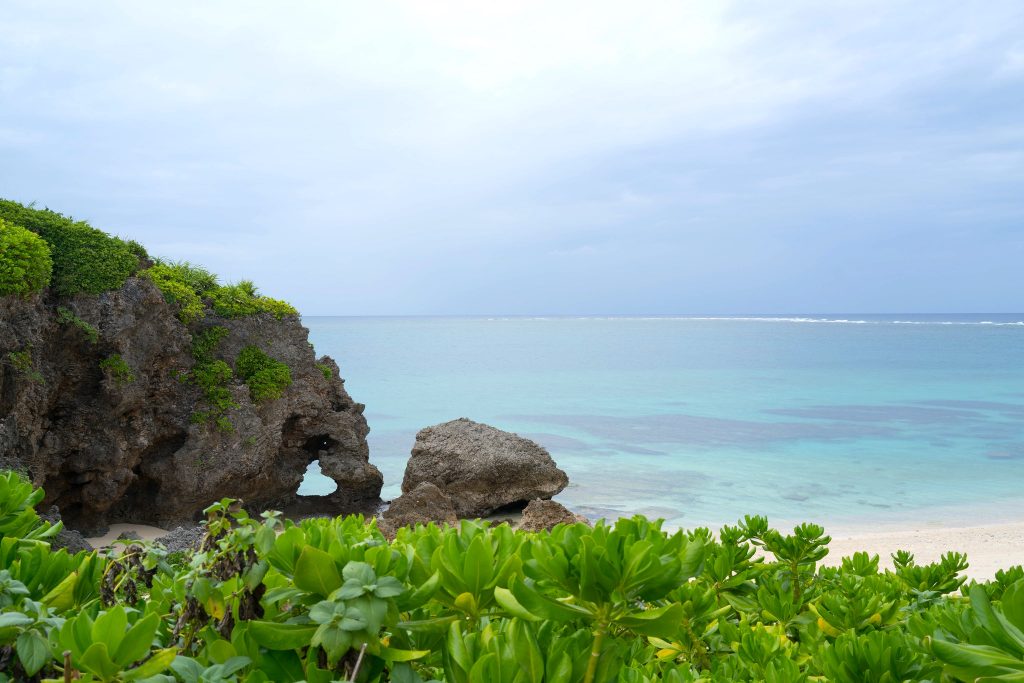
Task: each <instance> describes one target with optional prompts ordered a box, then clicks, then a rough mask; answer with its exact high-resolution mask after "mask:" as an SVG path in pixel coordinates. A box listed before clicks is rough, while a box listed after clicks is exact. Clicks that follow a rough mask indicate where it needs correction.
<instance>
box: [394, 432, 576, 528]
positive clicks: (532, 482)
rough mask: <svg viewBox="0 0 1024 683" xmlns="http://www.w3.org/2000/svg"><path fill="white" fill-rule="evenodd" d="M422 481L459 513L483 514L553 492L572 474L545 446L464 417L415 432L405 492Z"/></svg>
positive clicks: (406, 470)
mask: <svg viewBox="0 0 1024 683" xmlns="http://www.w3.org/2000/svg"><path fill="white" fill-rule="evenodd" d="M422 482H430V483H432V484H434V485H435V486H437V487H438V488H439V489H441V490H442V491H444V492H445V493H446V494H447V495H448V496H449V497H450V498H451V500H452V503H453V504H454V505H455V512H456V514H457V515H458V516H459V517H478V516H482V515H487V514H489V513H491V512H494V511H495V510H498V509H500V508H503V507H505V506H508V505H512V504H523V505H525V504H526V503H527V502H528V501H531V500H533V499H534V498H551V496H554V495H555V494H557V493H558V492H560V491H561V490H562V489H564V488H565V487H566V486H567V485H568V483H569V478H568V477H567V476H566V474H565V472H563V471H562V470H560V469H558V467H556V466H555V461H554V460H552V459H551V456H550V455H549V454H548V452H547V450H545V449H544V448H543V447H542V446H539V445H538V444H536V443H534V442H533V441H530V440H529V439H524V438H523V437H521V436H518V435H516V434H512V433H510V432H504V431H502V430H500V429H495V428H494V427H491V426H489V425H485V424H481V423H479V422H473V421H472V420H469V419H467V418H464V417H463V418H459V419H458V420H452V421H451V422H445V423H444V424H439V425H435V426H433V427H427V428H426V429H422V430H420V432H419V433H418V434H417V435H416V443H415V445H414V446H413V449H412V456H411V457H410V458H409V464H408V465H406V468H405V478H404V479H403V480H402V493H403V494H404V493H408V492H410V491H412V490H414V489H415V488H416V487H417V486H419V485H420V484H421V483H422Z"/></svg>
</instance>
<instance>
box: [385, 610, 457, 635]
mask: <svg viewBox="0 0 1024 683" xmlns="http://www.w3.org/2000/svg"><path fill="white" fill-rule="evenodd" d="M459 618H460V617H459V615H457V614H449V615H448V616H445V617H434V618H433V619H417V620H413V621H400V622H398V628H401V629H404V630H406V631H412V632H413V633H430V632H437V631H441V630H443V629H444V627H445V626H448V625H449V624H451V623H452V622H456V621H458V620H459Z"/></svg>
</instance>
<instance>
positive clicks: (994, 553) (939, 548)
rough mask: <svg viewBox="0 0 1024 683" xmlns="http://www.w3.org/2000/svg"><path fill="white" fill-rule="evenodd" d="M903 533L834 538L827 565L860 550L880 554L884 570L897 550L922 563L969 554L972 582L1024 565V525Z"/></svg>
mask: <svg viewBox="0 0 1024 683" xmlns="http://www.w3.org/2000/svg"><path fill="white" fill-rule="evenodd" d="M908 527H909V528H907V529H903V530H892V529H885V530H878V531H871V530H867V529H865V530H863V531H858V530H852V531H850V532H845V533H841V534H833V535H832V543H830V544H829V548H830V552H829V555H828V557H827V558H825V564H833V565H834V564H839V562H840V560H841V558H842V557H843V556H846V555H851V554H853V553H855V552H857V551H858V550H865V551H867V552H869V553H872V554H874V553H877V554H878V555H879V556H880V557H881V560H882V562H881V565H882V566H883V567H892V561H891V558H890V555H891V554H892V553H894V552H896V551H897V550H908V551H910V552H912V553H914V559H915V560H916V561H917V562H918V563H919V564H926V563H929V562H935V561H937V560H938V559H939V557H940V556H941V555H942V554H943V553H946V552H949V551H957V552H961V553H966V554H967V561H968V562H969V563H970V567H969V568H968V569H967V571H966V574H967V576H969V577H971V578H972V579H978V580H983V579H991V578H992V577H993V576H995V573H996V571H998V570H999V569H1006V568H1007V567H1012V566H1013V565H1015V564H1024V522H1008V523H1002V524H986V525H980V526H964V527H932V526H926V525H916V526H915V525H908Z"/></svg>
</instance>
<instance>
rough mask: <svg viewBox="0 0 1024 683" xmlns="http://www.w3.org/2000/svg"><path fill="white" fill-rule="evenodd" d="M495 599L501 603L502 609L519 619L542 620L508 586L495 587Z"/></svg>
mask: <svg viewBox="0 0 1024 683" xmlns="http://www.w3.org/2000/svg"><path fill="white" fill-rule="evenodd" d="M494 599H495V601H496V602H497V603H498V604H499V605H501V607H502V609H504V610H505V611H506V612H508V613H509V614H511V615H512V616H514V617H518V618H519V619H524V620H526V621H540V620H541V619H540V617H538V616H537V615H536V614H534V613H532V612H530V611H529V610H528V609H526V608H525V607H523V606H522V605H521V604H520V603H519V601H518V600H516V596H514V595H512V591H510V590H509V589H507V588H502V587H500V586H499V587H497V588H495V589H494Z"/></svg>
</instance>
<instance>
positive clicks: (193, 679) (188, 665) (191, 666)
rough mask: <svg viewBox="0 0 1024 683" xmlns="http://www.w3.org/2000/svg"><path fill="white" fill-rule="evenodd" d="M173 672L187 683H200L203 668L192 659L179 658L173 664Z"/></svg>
mask: <svg viewBox="0 0 1024 683" xmlns="http://www.w3.org/2000/svg"><path fill="white" fill-rule="evenodd" d="M171 670H172V671H174V673H176V674H178V675H179V676H181V678H183V679H184V680H185V683H199V678H200V677H201V676H202V675H203V666H202V665H201V664H200V663H199V662H197V661H196V660H194V659H192V658H191V657H184V656H180V655H179V656H178V657H175V658H174V661H173V662H171Z"/></svg>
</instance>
